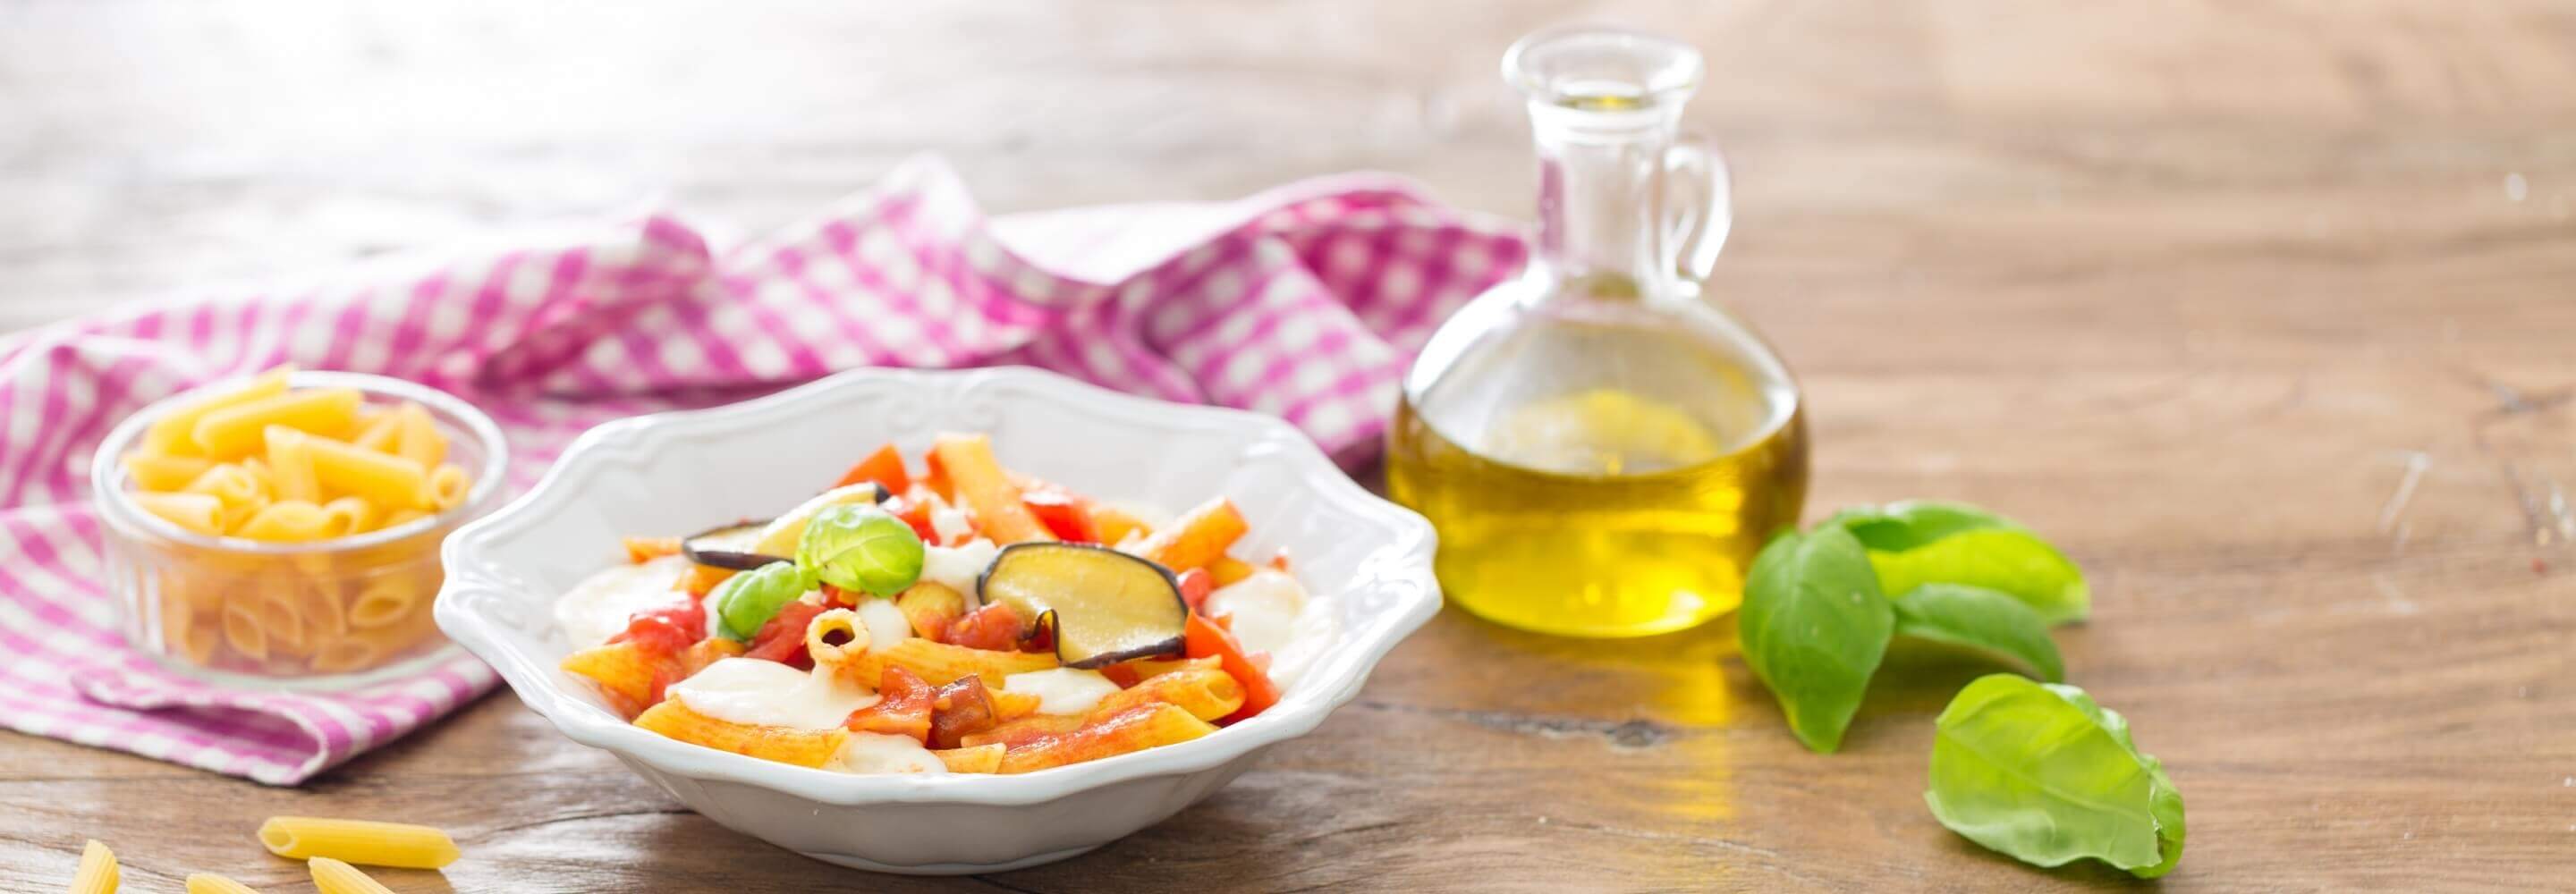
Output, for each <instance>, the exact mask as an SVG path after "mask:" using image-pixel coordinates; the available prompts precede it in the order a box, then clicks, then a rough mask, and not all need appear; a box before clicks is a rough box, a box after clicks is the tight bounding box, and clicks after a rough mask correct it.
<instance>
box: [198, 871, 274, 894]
mask: <svg viewBox="0 0 2576 894" xmlns="http://www.w3.org/2000/svg"><path fill="white" fill-rule="evenodd" d="M188 894H259V892H258V891H255V890H252V889H251V887H250V886H249V885H245V884H242V883H240V882H237V881H233V880H232V879H228V878H225V877H223V876H220V875H216V874H214V873H211V872H192V873H189V874H188Z"/></svg>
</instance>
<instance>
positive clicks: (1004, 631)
mask: <svg viewBox="0 0 2576 894" xmlns="http://www.w3.org/2000/svg"><path fill="white" fill-rule="evenodd" d="M1028 627H1029V623H1028V619H1026V618H1022V617H1020V613H1019V612H1017V611H1014V610H1012V608H1011V607H1010V606H1007V605H1003V604H1001V603H998V602H996V603H993V604H991V605H987V606H984V607H983V608H979V609H976V610H974V611H971V612H968V613H966V616H965V617H963V618H959V619H957V623H954V624H950V625H948V644H949V645H952V646H965V647H966V648H969V649H983V650H985V651H988V652H1016V651H1019V649H1020V641H1021V640H1022V639H1025V638H1027V635H1028Z"/></svg>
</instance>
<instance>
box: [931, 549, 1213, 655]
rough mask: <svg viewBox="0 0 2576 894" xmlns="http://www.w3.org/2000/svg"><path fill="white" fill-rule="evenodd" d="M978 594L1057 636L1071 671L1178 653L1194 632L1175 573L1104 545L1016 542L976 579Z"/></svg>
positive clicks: (1057, 644) (1057, 645)
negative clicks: (1031, 619)
mask: <svg viewBox="0 0 2576 894" xmlns="http://www.w3.org/2000/svg"><path fill="white" fill-rule="evenodd" d="M975 592H976V595H978V596H980V597H982V598H983V600H984V601H985V602H987V603H993V602H999V603H1002V604H1004V605H1008V606H1010V607H1012V608H1013V609H1016V610H1018V611H1019V612H1020V613H1021V614H1023V615H1025V616H1027V617H1030V618H1035V619H1037V621H1038V623H1039V624H1042V625H1045V626H1046V627H1047V628H1048V629H1050V630H1052V631H1053V632H1054V634H1055V657H1056V660H1058V661H1062V662H1064V666H1066V667H1077V668H1099V667H1106V666H1108V665H1111V664H1114V663H1117V662H1120V661H1125V660H1127V659H1130V658H1144V657H1147V656H1152V655H1177V654H1180V652H1181V646H1182V641H1183V638H1184V636H1185V635H1186V634H1187V633H1188V631H1189V621H1190V605H1189V603H1188V602H1185V601H1183V600H1182V599H1181V585H1180V582H1179V581H1178V580H1177V579H1176V578H1175V577H1174V576H1173V574H1172V569H1169V568H1165V567H1163V566H1161V565H1158V564H1155V563H1154V562H1152V561H1150V560H1147V559H1144V558H1140V557H1137V556H1131V555H1128V554H1126V553H1122V552H1119V551H1117V550H1114V549H1110V548H1109V547H1105V546H1098V545H1094V544H1088V543H1060V542H1055V541H1031V542H1027V543H1014V544H1011V545H1010V546H1007V547H1003V548H1002V552H1001V554H1000V555H997V556H994V557H993V564H991V565H989V566H986V567H985V568H984V573H983V574H982V575H981V576H979V577H977V578H976V579H975Z"/></svg>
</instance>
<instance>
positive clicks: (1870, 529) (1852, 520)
mask: <svg viewBox="0 0 2576 894" xmlns="http://www.w3.org/2000/svg"><path fill="white" fill-rule="evenodd" d="M1825 523H1826V524H1831V525H1840V526H1842V528H1843V529H1844V530H1847V531H1850V532H1852V536H1853V537H1856V538H1859V540H1860V545H1862V546H1866V547H1869V548H1870V549H1871V550H1874V551H1878V552H1904V551H1906V550H1909V549H1913V548H1915V547H1918V546H1923V545H1925V544H1929V543H1931V542H1933V541H1935V540H1939V539H1941V538H1943V537H1948V536H1950V535H1952V534H1962V533H1966V532H1969V531H1976V530H1982V529H1985V528H2016V529H2018V528H2020V527H2021V526H2020V525H2016V524H2013V523H2012V521H2011V520H2010V519H2006V518H2004V517H2003V516H2000V515H1996V514H1994V513H1992V512H1987V511H1985V510H1983V509H1979V508H1977V507H1975V506H1970V505H1968V504H1966V503H1944V502H1940V501H1937V500H1905V501H1902V502H1896V503H1889V504H1887V505H1885V506H1861V507H1855V508H1851V509H1845V510H1843V511H1841V512H1837V513H1834V517H1833V518H1830V519H1827V520H1826V522H1825Z"/></svg>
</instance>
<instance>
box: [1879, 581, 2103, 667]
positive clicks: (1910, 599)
mask: <svg viewBox="0 0 2576 894" xmlns="http://www.w3.org/2000/svg"><path fill="white" fill-rule="evenodd" d="M1896 635H1898V636H1911V637H1914V638H1916V639H1928V640H1933V641H1935V642H1944V643H1949V644H1951V645H1957V646H1967V647H1969V648H1972V649H1984V650H1987V651H1990V652H1997V653H2001V654H2003V655H2005V656H2007V657H2010V658H2014V659H2017V660H2019V661H2021V662H2022V663H2023V664H2026V665H2029V666H2030V668H2031V669H2032V670H2036V671H2038V672H2039V676H2040V679H2043V680H2047V681H2048V682H2051V683H2056V682H2061V681H2063V680H2065V679H2066V665H2065V663H2064V662H2063V661H2061V660H2060V659H2059V658H2058V656H2057V643H2055V642H2053V641H2051V640H2050V639H2049V638H2048V622H2047V621H2044V620H2041V619H2040V617H2039V613H2038V612H2036V611H2032V610H2031V608H2030V606H2027V605H2023V604H2021V600H2018V599H2014V598H2012V597H2011V596H2009V595H2006V594H2003V593H1998V592H1995V591H1993V590H1988V589H1985V588H1982V587H1968V586H1961V585H1958V584H1924V585H1923V586H1920V587H1916V588H1914V590H1913V591H1912V592H1909V593H1906V594H1905V595H1903V596H1899V597H1896Z"/></svg>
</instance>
